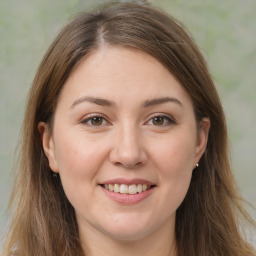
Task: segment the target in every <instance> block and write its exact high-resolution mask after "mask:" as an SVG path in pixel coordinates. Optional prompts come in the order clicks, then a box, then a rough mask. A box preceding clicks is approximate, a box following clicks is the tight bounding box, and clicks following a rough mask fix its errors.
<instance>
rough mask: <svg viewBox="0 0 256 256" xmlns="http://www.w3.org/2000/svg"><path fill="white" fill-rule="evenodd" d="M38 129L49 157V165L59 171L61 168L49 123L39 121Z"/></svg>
mask: <svg viewBox="0 0 256 256" xmlns="http://www.w3.org/2000/svg"><path fill="white" fill-rule="evenodd" d="M38 131H39V133H40V138H41V142H42V146H43V150H44V153H45V155H46V157H47V158H48V162H49V166H50V168H51V170H52V171H53V172H56V173H57V172H59V170H58V165H57V161H56V156H55V150H54V142H53V138H52V134H51V132H50V129H49V126H48V124H46V123H44V122H39V124H38Z"/></svg>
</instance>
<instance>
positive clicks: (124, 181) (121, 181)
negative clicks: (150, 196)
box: [100, 178, 155, 185]
mask: <svg viewBox="0 0 256 256" xmlns="http://www.w3.org/2000/svg"><path fill="white" fill-rule="evenodd" d="M100 184H101V185H105V184H126V185H133V184H134V185H138V184H146V185H155V184H153V183H152V182H150V181H148V180H145V179H138V178H135V179H125V178H115V179H109V180H106V181H104V182H102V183H100Z"/></svg>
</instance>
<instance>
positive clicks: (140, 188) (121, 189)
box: [102, 184, 153, 195]
mask: <svg viewBox="0 0 256 256" xmlns="http://www.w3.org/2000/svg"><path fill="white" fill-rule="evenodd" d="M102 186H103V187H104V188H105V189H106V190H109V191H112V192H115V193H120V194H129V195H135V194H137V193H142V192H145V191H147V190H149V189H150V188H151V187H153V186H152V185H147V184H137V185H136V184H131V185H127V184H103V185H102Z"/></svg>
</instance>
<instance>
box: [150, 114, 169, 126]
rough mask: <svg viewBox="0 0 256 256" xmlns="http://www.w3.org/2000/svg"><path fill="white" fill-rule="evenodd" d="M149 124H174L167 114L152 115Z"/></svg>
mask: <svg viewBox="0 0 256 256" xmlns="http://www.w3.org/2000/svg"><path fill="white" fill-rule="evenodd" d="M149 124H150V125H154V126H165V125H168V124H174V121H173V120H172V119H171V118H170V117H169V116H163V115H159V116H154V117H152V118H151V119H150V120H149Z"/></svg>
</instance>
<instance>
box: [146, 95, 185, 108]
mask: <svg viewBox="0 0 256 256" xmlns="http://www.w3.org/2000/svg"><path fill="white" fill-rule="evenodd" d="M167 102H173V103H176V104H178V105H179V106H181V107H182V106H183V105H182V103H181V102H180V101H179V100H178V99H176V98H173V97H164V98H156V99H151V100H146V101H145V102H144V103H143V107H151V106H154V105H159V104H164V103H167Z"/></svg>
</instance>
